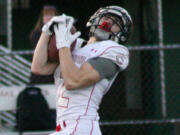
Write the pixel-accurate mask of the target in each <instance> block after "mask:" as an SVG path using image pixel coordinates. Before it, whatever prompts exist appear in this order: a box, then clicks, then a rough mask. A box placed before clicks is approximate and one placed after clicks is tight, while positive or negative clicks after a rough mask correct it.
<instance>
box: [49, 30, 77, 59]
mask: <svg viewBox="0 0 180 135" xmlns="http://www.w3.org/2000/svg"><path fill="white" fill-rule="evenodd" d="M75 32H76V29H75V28H72V29H71V33H72V34H74V33H75ZM76 41H77V39H76V40H75V41H74V42H73V43H72V44H71V52H72V51H73V50H74V48H75V45H76ZM48 61H51V62H59V54H58V50H57V48H56V37H55V34H52V36H51V37H50V40H49V44H48Z"/></svg>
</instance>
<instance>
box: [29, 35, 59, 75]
mask: <svg viewBox="0 0 180 135" xmlns="http://www.w3.org/2000/svg"><path fill="white" fill-rule="evenodd" d="M49 38H50V36H49V35H47V34H46V33H45V32H42V34H41V36H40V39H39V41H38V43H37V46H36V48H35V51H34V56H33V60H32V65H31V71H32V72H33V73H35V74H40V75H49V74H52V73H53V72H54V70H55V68H56V66H57V63H55V62H49V61H48V54H47V52H48V42H49Z"/></svg>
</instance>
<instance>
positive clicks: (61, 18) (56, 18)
mask: <svg viewBox="0 0 180 135" xmlns="http://www.w3.org/2000/svg"><path fill="white" fill-rule="evenodd" d="M65 18H66V15H65V14H63V15H61V16H54V17H53V18H52V19H51V20H50V21H49V22H48V23H46V24H44V26H43V27H42V31H43V32H45V33H46V34H47V35H52V32H53V31H52V30H53V29H51V27H52V26H53V25H54V24H57V23H61V22H64V19H65Z"/></svg>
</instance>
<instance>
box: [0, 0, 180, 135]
mask: <svg viewBox="0 0 180 135" xmlns="http://www.w3.org/2000/svg"><path fill="white" fill-rule="evenodd" d="M45 5H53V6H55V7H56V9H57V10H58V11H59V14H62V13H66V14H67V15H71V16H73V17H75V18H76V19H77V23H76V24H75V26H76V28H77V29H78V30H80V31H81V33H82V38H85V39H87V38H88V33H87V28H86V22H87V21H88V19H89V17H90V16H91V15H92V14H93V13H94V12H95V11H96V10H97V9H99V8H100V7H104V6H108V5H118V6H122V7H124V8H125V9H127V10H128V11H129V13H130V15H131V16H132V19H133V22H134V28H133V34H132V36H131V39H130V41H129V42H128V44H127V46H128V48H129V50H130V55H131V57H130V64H129V66H128V68H127V69H126V70H125V71H123V72H121V73H120V74H119V75H118V78H117V79H116V80H115V82H114V85H113V86H112V88H111V90H110V91H109V93H108V94H107V95H106V96H105V97H104V99H103V101H102V104H101V109H100V110H99V113H100V116H101V120H100V124H101V130H102V132H103V134H104V135H113V134H114V135H180V105H179V104H180V81H179V80H180V55H179V54H180V38H179V35H180V17H179V15H180V10H179V7H178V5H180V1H179V0H171V1H169V0H118V1H117V0H89V1H88V0H53V1H52V0H0V89H1V90H3V88H4V87H7V86H8V87H13V86H23V85H27V84H30V83H34V84H42V85H43V84H51V83H52V81H50V80H48V79H47V80H46V81H42V82H38V81H39V80H38V81H37V82H36V81H34V80H33V82H32V74H31V71H30V66H31V60H32V55H33V49H34V47H35V44H33V43H32V40H31V38H30V37H31V34H32V31H33V29H34V27H35V25H36V22H37V20H38V18H39V16H40V12H41V10H42V9H43V7H44V6H45ZM12 90H13V89H12ZM3 96H6V94H4V93H2V92H0V98H1V97H3ZM0 101H1V100H0ZM2 104H4V103H2V102H0V135H1V131H6V129H8V131H12V132H13V131H14V130H13V127H14V124H15V122H16V121H15V118H14V115H15V113H16V111H15V110H10V109H3V107H2V108H1V105H2Z"/></svg>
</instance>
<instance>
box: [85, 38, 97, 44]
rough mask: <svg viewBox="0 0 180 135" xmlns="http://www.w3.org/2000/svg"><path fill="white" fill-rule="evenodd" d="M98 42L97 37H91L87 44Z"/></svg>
mask: <svg viewBox="0 0 180 135" xmlns="http://www.w3.org/2000/svg"><path fill="white" fill-rule="evenodd" d="M95 42H97V39H96V38H95V37H90V38H89V40H88V43H87V44H92V43H95Z"/></svg>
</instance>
